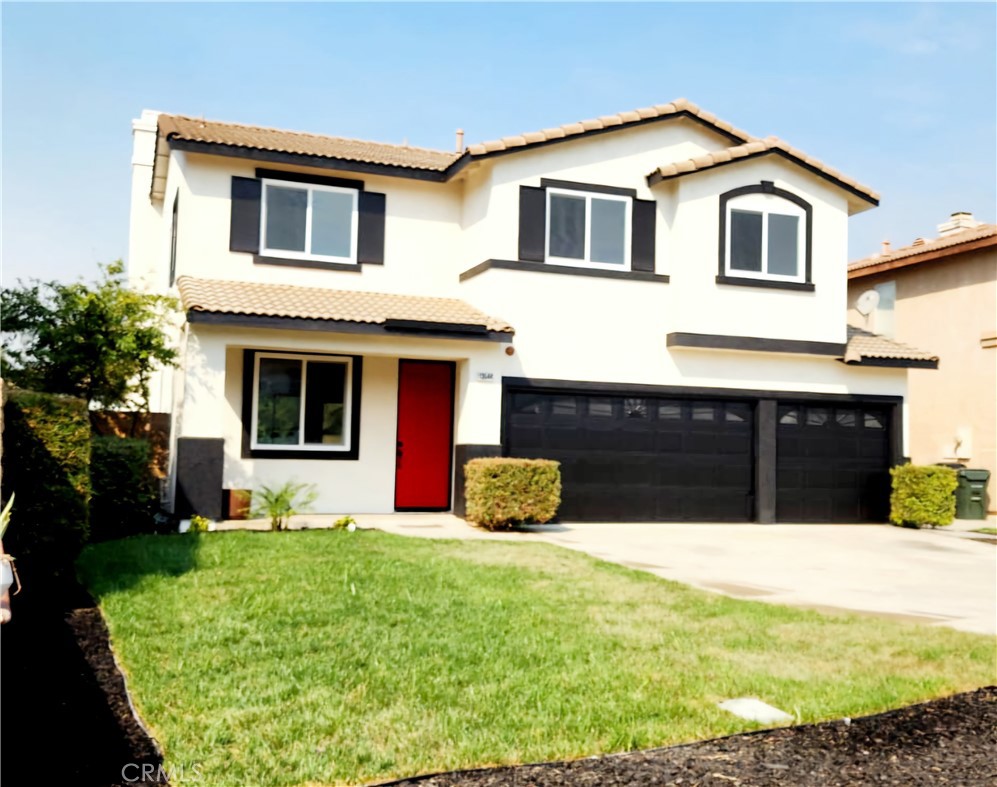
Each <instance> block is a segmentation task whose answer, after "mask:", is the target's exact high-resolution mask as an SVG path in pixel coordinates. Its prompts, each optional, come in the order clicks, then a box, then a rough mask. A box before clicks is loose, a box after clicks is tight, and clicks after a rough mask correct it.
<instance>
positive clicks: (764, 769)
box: [382, 686, 997, 787]
mask: <svg viewBox="0 0 997 787" xmlns="http://www.w3.org/2000/svg"><path fill="white" fill-rule="evenodd" d="M995 750H997V686H989V687H987V688H983V689H979V690H978V691H973V692H968V693H965V694H957V695H955V696H953V697H946V698H945V699H940V700H934V701H932V702H926V703H923V704H920V705H911V706H909V707H906V708H900V709H899V710H894V711H889V712H887V713H881V714H878V715H876V716H866V717H864V718H860V719H853V720H851V721H845V720H840V721H832V722H825V723H823V724H809V725H805V726H800V727H786V728H782V729H775V730H762V731H758V732H750V733H745V734H742V735H732V736H730V737H727V738H718V739H716V740H710V741H702V742H699V743H692V744H687V745H683V746H672V747H669V748H664V749H653V750H650V751H639V752H632V753H627V754H614V755H609V756H605V757H592V758H589V759H584V760H575V761H572V762H552V763H544V764H539V765H519V766H514V767H506V768H491V769H482V770H474V771H463V772H454V773H446V774H438V775H430V776H420V777H416V778H412V779H402V780H400V781H393V782H389V783H386V784H385V785H382V787H387V785H388V784H390V785H392V786H393V787H403V786H405V785H418V787H454V786H455V785H461V787H555V785H557V786H558V787H560V786H561V785H575V786H576V787H582V786H583V785H584V787H623V785H629V786H634V785H636V786H638V787H651V785H661V786H662V787H663V786H664V785H682V787H692V786H693V785H704V786H705V785H710V787H720V785H734V787H748V786H749V785H750V786H751V787H770V786H771V785H792V787H845V785H848V787H856V786H858V785H884V784H888V785H900V784H902V785H977V784H979V785H982V784H995V783H997V759H995V758H994V756H993V755H994V751H995Z"/></svg>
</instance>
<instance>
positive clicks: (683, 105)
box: [467, 98, 754, 156]
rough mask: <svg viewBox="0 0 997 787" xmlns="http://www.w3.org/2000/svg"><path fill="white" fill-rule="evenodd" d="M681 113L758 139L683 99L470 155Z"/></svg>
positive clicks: (475, 149)
mask: <svg viewBox="0 0 997 787" xmlns="http://www.w3.org/2000/svg"><path fill="white" fill-rule="evenodd" d="M681 112H687V113H689V114H690V115H693V116H695V117H697V118H699V119H700V120H702V121H703V122H704V123H706V124H708V125H710V126H713V127H714V128H717V129H719V130H720V131H723V132H725V133H726V134H728V135H730V136H734V137H737V138H739V139H743V140H744V141H745V142H747V141H748V140H751V139H754V137H752V136H751V135H750V134H748V133H747V132H746V131H741V130H740V129H738V128H735V127H734V126H732V125H731V124H730V123H727V122H726V121H724V120H720V119H719V118H717V116H716V115H714V114H713V113H712V112H707V111H706V110H704V109H700V108H699V107H698V106H696V105H695V104H693V103H692V102H691V101H687V100H686V99H684V98H679V99H676V100H675V101H672V102H671V103H669V104H656V105H654V106H653V107H644V108H642V109H635V110H633V111H631V112H620V113H618V114H615V115H603V116H602V117H599V118H593V119H591V120H580V121H578V122H577V123H567V124H565V125H563V126H557V127H556V128H545V129H542V130H541V131H528V132H525V133H523V134H517V135H515V136H511V137H502V138H501V139H495V140H492V141H490V142H481V143H478V144H475V145H469V146H468V148H467V152H468V153H470V154H471V155H472V156H483V155H487V154H488V153H495V152H497V151H502V150H511V149H513V148H521V147H526V146H529V145H536V144H539V143H541V142H550V141H551V140H554V139H564V138H565V137H573V136H580V135H582V134H587V133H589V132H591V131H602V130H604V129H607V128H613V127H615V126H627V125H631V124H633V123H639V122H641V121H643V120H649V119H651V118H659V117H667V116H669V115H677V114H679V113H681Z"/></svg>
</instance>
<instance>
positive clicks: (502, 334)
mask: <svg viewBox="0 0 997 787" xmlns="http://www.w3.org/2000/svg"><path fill="white" fill-rule="evenodd" d="M186 316H187V322H188V323H193V324H197V325H216V326H223V327H231V328H270V329H278V330H292V331H317V332H322V333H353V334H356V333H359V334H380V335H385V334H387V335H408V336H412V337H416V338H430V339H461V340H465V341H488V342H504V343H509V342H511V341H512V340H513V338H514V336H515V330H514V329H513V328H511V327H510V328H509V329H508V330H504V331H496V330H491V329H489V328H488V327H487V326H484V325H479V324H476V323H475V324H469V323H441V322H425V321H422V320H396V319H392V318H387V319H385V320H381V321H373V320H372V321H369V322H361V321H358V320H329V319H319V318H310V317H284V316H278V315H268V314H250V313H245V312H233V311H214V310H208V309H202V308H200V307H196V306H195V307H192V308H189V309H188V310H187V315H186Z"/></svg>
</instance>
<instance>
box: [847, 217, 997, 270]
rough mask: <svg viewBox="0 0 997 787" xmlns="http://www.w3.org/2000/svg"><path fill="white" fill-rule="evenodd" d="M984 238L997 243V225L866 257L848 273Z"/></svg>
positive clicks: (963, 231)
mask: <svg viewBox="0 0 997 787" xmlns="http://www.w3.org/2000/svg"><path fill="white" fill-rule="evenodd" d="M984 238H994V239H995V241H994V242H995V243H997V224H981V225H980V226H979V227H973V228H972V229H966V230H962V231H961V232H953V233H952V234H951V235H943V236H942V237H940V238H935V239H934V240H929V241H924V242H923V243H917V244H911V245H910V246H902V247H900V248H899V249H893V250H892V251H889V252H887V253H886V254H873V255H872V256H871V257H866V258H864V259H861V260H856V261H855V262H852V263H850V264H849V265H848V271H849V273H851V272H852V271H857V270H861V269H863V268H871V267H872V266H874V265H882V264H883V263H886V262H892V261H893V260H902V259H904V258H907V257H914V256H917V255H919V254H928V253H930V252H935V251H939V250H941V249H949V248H953V247H955V246H960V245H962V244H963V243H971V242H973V241H977V240H983V239H984ZM955 252H958V249H954V248H953V253H955Z"/></svg>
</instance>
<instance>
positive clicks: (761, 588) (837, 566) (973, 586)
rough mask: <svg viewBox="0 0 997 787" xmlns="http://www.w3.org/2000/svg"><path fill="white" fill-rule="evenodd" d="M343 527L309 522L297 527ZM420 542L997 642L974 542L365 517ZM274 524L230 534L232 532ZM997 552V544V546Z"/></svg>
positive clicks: (985, 564) (745, 528) (996, 581)
mask: <svg viewBox="0 0 997 787" xmlns="http://www.w3.org/2000/svg"><path fill="white" fill-rule="evenodd" d="M335 519H336V517H331V516H308V515H305V516H300V517H296V518H295V521H294V523H293V525H292V527H328V526H329V525H330V524H331V522H332V521H334V520H335ZM356 520H357V523H358V525H359V526H360V527H361V528H377V529H380V530H385V531H387V532H390V533H396V534H399V535H406V536H416V537H423V538H461V539H481V540H495V541H502V540H513V539H514V540H530V541H544V542H548V543H552V544H557V545H559V546H563V547H567V548H569V549H576V550H579V551H581V552H585V553H587V554H589V555H593V556H594V557H597V558H601V559H603V560H609V561H612V562H615V563H620V564H622V565H624V566H629V567H630V568H635V569H639V570H642V571H648V572H650V573H652V574H655V575H657V576H660V577H664V578H666V579H673V580H676V581H679V582H684V583H686V584H689V585H694V586H695V587H699V588H703V589H704V590H709V591H712V592H716V593H723V594H725V595H729V596H734V597H737V598H746V599H752V600H755V601H767V602H772V603H776V604H790V605H793V606H802V607H810V608H816V609H823V610H851V611H859V612H866V613H870V614H875V615H880V616H884V617H892V618H900V619H905V620H913V621H918V622H922V623H928V624H938V625H946V626H951V627H952V628H956V629H961V630H963V631H975V632H979V633H984V634H997V547H995V546H994V545H993V543H988V542H987V541H985V540H977V538H979V539H986V538H987V537H986V536H981V535H979V534H974V533H971V532H969V531H971V530H975V529H976V528H979V527H983V526H990V527H992V526H993V524H992V523H990V522H957V523H955V524H954V525H953V526H952V528H951V529H939V530H930V529H929V530H909V529H905V528H898V527H892V526H889V525H752V524H739V525H720V524H660V523H642V524H562V525H549V526H543V527H535V528H530V529H529V531H528V532H518V533H489V532H487V531H484V530H481V529H478V528H475V527H472V526H470V525H468V524H466V523H465V522H464V521H463V520H461V519H458V518H457V517H454V516H452V515H450V514H392V515H361V514H358V515H356ZM247 525H248V526H251V527H266V523H264V522H259V523H256V522H254V523H245V522H242V523H235V522H233V523H223V524H222V525H220V527H222V528H226V527H232V526H236V527H240V526H241V527H246V526H247ZM990 541H991V542H992V541H993V537H990Z"/></svg>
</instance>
